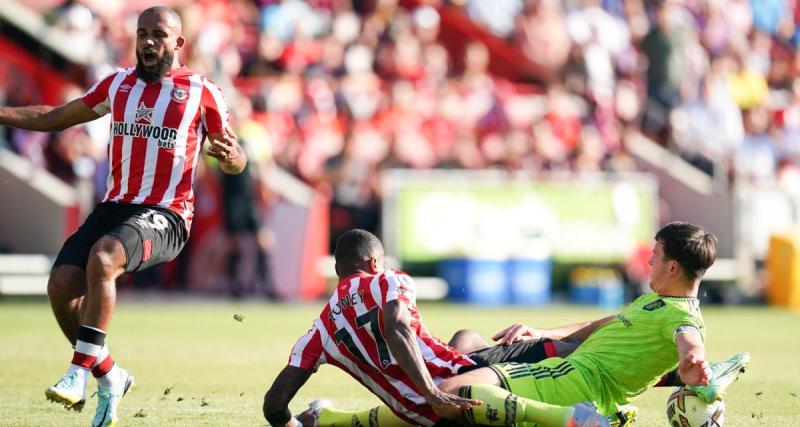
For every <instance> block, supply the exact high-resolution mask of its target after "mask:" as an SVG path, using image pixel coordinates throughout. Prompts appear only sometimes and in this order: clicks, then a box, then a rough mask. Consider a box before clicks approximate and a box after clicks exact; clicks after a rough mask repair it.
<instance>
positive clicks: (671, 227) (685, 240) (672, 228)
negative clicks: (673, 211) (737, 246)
mask: <svg viewBox="0 0 800 427" xmlns="http://www.w3.org/2000/svg"><path fill="white" fill-rule="evenodd" d="M656 241H658V242H661V243H662V244H663V245H664V257H665V258H667V259H670V260H675V261H677V262H678V264H680V265H681V267H682V268H683V272H684V273H685V274H686V277H687V278H688V279H689V280H696V279H697V278H699V277H702V276H703V274H705V272H706V270H708V268H709V267H711V265H712V264H714V260H715V259H716V257H717V237H716V236H714V235H713V234H711V233H709V232H708V231H706V230H705V229H703V228H702V227H698V226H696V225H693V224H689V223H687V222H671V223H669V224H667V225H665V226H664V227H663V228H662V229H661V230H658V233H656Z"/></svg>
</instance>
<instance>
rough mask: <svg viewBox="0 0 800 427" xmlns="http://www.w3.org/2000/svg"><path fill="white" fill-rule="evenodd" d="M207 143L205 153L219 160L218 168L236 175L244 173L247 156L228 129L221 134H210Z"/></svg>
mask: <svg viewBox="0 0 800 427" xmlns="http://www.w3.org/2000/svg"><path fill="white" fill-rule="evenodd" d="M208 143H209V146H208V150H207V151H206V153H208V155H209V156H211V157H213V158H215V159H217V160H219V168H220V169H222V171H223V172H225V173H227V174H231V175H237V174H240V173H242V172H243V171H244V168H245V166H247V155H246V154H245V153H244V149H242V146H241V145H239V142H238V140H237V138H236V135H234V133H233V132H231V131H230V129H228V128H225V130H223V131H222V132H213V133H210V134H209V135H208Z"/></svg>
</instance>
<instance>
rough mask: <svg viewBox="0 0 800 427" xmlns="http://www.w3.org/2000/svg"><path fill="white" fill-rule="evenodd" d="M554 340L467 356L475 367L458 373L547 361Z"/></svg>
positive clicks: (463, 369)
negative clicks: (499, 365)
mask: <svg viewBox="0 0 800 427" xmlns="http://www.w3.org/2000/svg"><path fill="white" fill-rule="evenodd" d="M551 341H552V340H550V339H548V338H543V339H539V340H528V341H519V342H515V343H513V344H510V345H503V344H498V345H495V346H492V347H487V348H484V349H481V350H477V351H473V352H472V353H469V354H467V356H469V358H470V359H472V361H473V362H475V365H473V366H465V367H464V368H462V369H461V370H459V371H458V373H460V374H463V373H464V372H469V371H471V370H474V369H478V368H485V367H487V366H491V365H494V364H496V363H536V362H541V361H542V360H544V359H547V358H548V357H549V356H548V355H547V348H546V345H547V343H550V342H551Z"/></svg>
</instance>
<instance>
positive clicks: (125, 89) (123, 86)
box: [119, 83, 133, 92]
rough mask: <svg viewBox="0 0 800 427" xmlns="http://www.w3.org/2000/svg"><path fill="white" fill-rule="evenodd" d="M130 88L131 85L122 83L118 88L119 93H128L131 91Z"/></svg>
mask: <svg viewBox="0 0 800 427" xmlns="http://www.w3.org/2000/svg"><path fill="white" fill-rule="evenodd" d="M132 87H133V86H131V85H129V84H127V83H123V84H121V85H120V86H119V91H120V92H128V91H130V90H131V88H132Z"/></svg>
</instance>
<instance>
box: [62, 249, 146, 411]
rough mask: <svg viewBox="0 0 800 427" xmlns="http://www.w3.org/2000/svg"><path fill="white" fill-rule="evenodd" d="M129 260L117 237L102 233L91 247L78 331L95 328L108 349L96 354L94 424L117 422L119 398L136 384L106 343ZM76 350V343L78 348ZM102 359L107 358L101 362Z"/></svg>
mask: <svg viewBox="0 0 800 427" xmlns="http://www.w3.org/2000/svg"><path fill="white" fill-rule="evenodd" d="M126 264H127V259H126V254H125V249H124V248H123V246H122V243H121V242H120V241H119V240H117V239H116V238H114V237H109V236H103V237H101V238H100V240H98V241H97V243H95V244H94V246H93V247H92V251H91V253H90V254H89V263H88V265H87V267H86V282H87V291H86V298H85V299H84V307H85V309H84V311H83V313H81V327H80V328H81V331H79V335H80V334H82V333H84V332H85V330H86V329H89V328H92V329H94V331H97V333H98V334H102V340H101V342H100V343H97V344H98V345H101V346H102V347H103V349H106V350H105V354H102V349H101V353H99V354H97V355H96V359H97V360H96V361H97V362H98V364H95V366H94V367H93V368H92V374H93V375H94V376H95V377H96V378H97V385H98V388H97V411H96V412H95V416H94V419H93V420H92V425H93V426H108V425H113V424H114V423H116V421H117V408H118V407H119V402H120V400H122V397H123V396H124V395H125V394H126V393H127V392H128V390H129V389H130V388H131V387H132V386H133V384H134V381H133V376H132V375H131V374H130V373H128V372H127V371H126V370H124V369H122V368H120V367H118V366H117V365H116V364H115V363H114V361H113V359H112V358H111V356H110V355H109V354H108V350H107V348H106V347H105V345H104V342H105V333H106V332H107V331H108V327H109V326H110V324H111V317H112V315H113V313H114V308H115V307H116V302H117V287H116V280H117V278H118V277H119V276H121V275H122V274H123V273H124V272H125V266H126ZM77 350H78V349H77V347H76V352H77ZM76 354H77V353H76ZM104 356H105V357H104ZM100 359H105V360H104V361H102V362H101V361H100ZM93 364H94V363H93Z"/></svg>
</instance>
